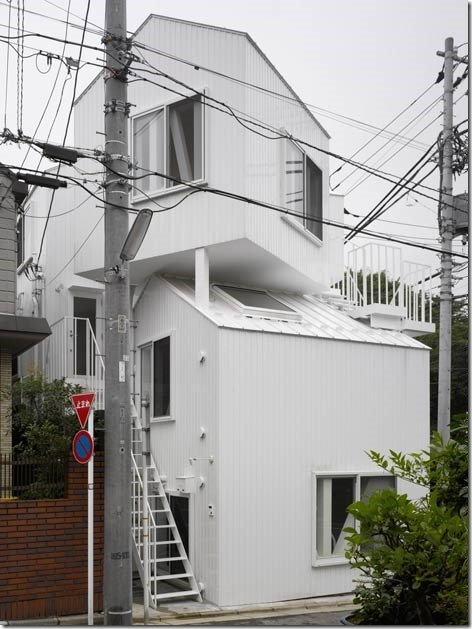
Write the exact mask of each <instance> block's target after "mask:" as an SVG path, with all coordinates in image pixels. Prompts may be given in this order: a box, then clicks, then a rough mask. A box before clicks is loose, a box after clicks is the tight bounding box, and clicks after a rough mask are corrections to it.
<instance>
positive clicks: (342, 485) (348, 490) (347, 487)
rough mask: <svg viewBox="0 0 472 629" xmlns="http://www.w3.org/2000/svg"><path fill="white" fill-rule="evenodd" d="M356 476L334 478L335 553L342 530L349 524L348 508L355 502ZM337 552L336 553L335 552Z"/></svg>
mask: <svg viewBox="0 0 472 629" xmlns="http://www.w3.org/2000/svg"><path fill="white" fill-rule="evenodd" d="M354 483H355V479H354V478H333V500H332V503H331V536H332V544H333V546H332V550H333V553H335V551H336V549H337V547H338V546H339V545H338V542H339V540H340V538H341V537H342V530H343V528H344V527H346V526H349V522H348V513H347V511H346V509H347V508H348V506H349V505H350V504H352V503H353V502H354V496H355V494H354ZM335 554H336V553H335Z"/></svg>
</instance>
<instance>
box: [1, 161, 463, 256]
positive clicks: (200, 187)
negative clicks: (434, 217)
mask: <svg viewBox="0 0 472 629" xmlns="http://www.w3.org/2000/svg"><path fill="white" fill-rule="evenodd" d="M5 167H6V168H10V169H12V170H16V169H18V168H19V167H18V166H14V165H5ZM107 168H108V169H109V170H111V172H114V171H113V170H112V169H110V167H109V166H107ZM24 170H26V171H31V172H36V171H32V170H31V169H28V168H26V169H24ZM152 175H155V176H157V177H162V178H164V179H167V180H169V181H172V182H174V183H176V184H180V185H182V186H185V187H187V188H190V189H192V190H194V191H195V192H197V191H201V192H207V193H209V194H213V195H216V196H221V197H226V198H231V199H234V200H235V201H240V202H244V203H248V204H250V205H255V206H258V207H262V208H265V209H269V210H273V211H276V212H278V213H281V214H287V215H288V216H294V217H295V218H304V219H306V220H307V221H309V222H315V223H322V224H324V225H329V226H332V227H334V228H339V229H348V230H352V228H353V227H352V226H350V225H345V224H344V223H339V222H336V221H330V220H326V219H319V218H315V217H311V216H305V215H303V214H300V213H298V212H293V211H291V210H288V209H287V208H284V207H282V206H278V205H275V204H271V203H266V202H264V201H259V200H256V199H252V198H250V197H246V196H244V195H240V194H237V193H234V192H229V191H226V190H221V189H218V188H211V187H209V186H203V185H198V184H195V183H192V182H187V181H184V180H182V179H178V178H176V177H172V176H170V175H165V174H164V173H160V172H157V171H149V172H148V173H147V174H146V175H141V176H139V177H133V176H131V175H128V176H127V179H130V180H131V181H134V180H140V179H143V178H145V177H147V176H152ZM61 177H62V178H64V179H68V180H71V181H73V182H74V183H75V184H76V185H78V186H79V187H81V188H82V189H83V190H85V191H86V192H87V193H88V194H89V195H90V196H91V197H93V198H95V199H97V200H98V201H100V202H101V203H103V199H101V198H100V197H98V196H97V195H96V194H94V193H93V192H92V191H91V190H89V189H88V188H87V187H86V185H84V184H83V183H82V182H80V181H78V180H77V178H74V177H71V176H68V175H61ZM89 183H97V182H89ZM151 200H152V199H151ZM110 205H111V206H112V207H116V208H119V209H126V210H128V211H129V212H133V213H137V212H138V210H137V209H136V208H133V207H127V206H124V205H119V204H117V203H110ZM176 205H178V204H174V205H172V206H169V207H165V208H161V207H160V209H158V210H152V211H153V212H154V213H156V214H157V213H160V212H166V211H169V210H172V209H174V207H176ZM363 233H364V234H367V235H369V236H372V237H376V238H379V239H381V240H389V241H392V242H397V243H399V244H404V245H408V246H411V247H415V248H418V249H424V250H427V251H432V252H434V253H441V250H440V249H436V248H435V247H430V246H428V245H419V244H416V243H410V242H406V241H403V240H400V239H397V238H392V237H391V236H389V235H388V234H384V233H380V232H372V231H366V230H363ZM456 255H457V256H458V257H461V258H465V259H468V256H466V255H464V254H456Z"/></svg>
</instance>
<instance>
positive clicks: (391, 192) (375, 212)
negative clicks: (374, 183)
mask: <svg viewBox="0 0 472 629" xmlns="http://www.w3.org/2000/svg"><path fill="white" fill-rule="evenodd" d="M435 146H436V143H434V144H432V145H431V146H430V147H429V149H428V150H427V151H426V153H425V154H424V155H423V156H422V157H420V159H419V160H417V161H416V162H415V164H413V166H411V168H410V169H409V170H408V171H407V172H406V173H405V174H404V175H403V177H402V178H401V180H400V181H402V180H405V181H406V183H408V182H409V181H411V179H412V178H413V177H414V176H415V175H416V174H418V172H419V171H420V170H421V169H422V168H424V166H425V165H426V163H427V161H429V159H430V153H431V151H432V150H433V149H434V148H435ZM417 166H419V168H418V169H417V170H416V171H415V172H413V174H412V171H414V170H415V168H416V167H417ZM435 168H436V166H435ZM428 176H429V175H428ZM407 177H409V179H407ZM402 188H406V185H405V184H401V183H400V182H398V184H395V185H394V186H393V187H392V188H391V189H390V190H389V191H388V192H387V194H386V195H384V196H383V197H382V199H381V200H380V201H379V202H378V203H377V204H376V205H375V206H374V207H373V208H372V210H370V212H368V213H367V215H366V216H364V218H363V219H362V220H361V221H360V222H359V223H358V224H357V226H356V228H355V229H354V230H353V231H352V232H351V233H349V234H348V235H347V236H346V241H348V240H351V238H353V237H354V236H355V235H356V233H357V231H358V230H359V229H360V228H363V227H366V226H367V225H368V224H369V223H370V222H372V221H373V220H375V218H376V217H378V216H379V215H380V213H381V212H382V209H383V207H384V206H382V204H385V203H387V202H389V201H390V200H391V198H393V196H395V195H396V194H398V192H399V190H400V189H402ZM408 190H410V189H408ZM389 197H391V198H390V199H389Z"/></svg>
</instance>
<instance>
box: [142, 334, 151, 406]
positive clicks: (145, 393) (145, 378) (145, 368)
mask: <svg viewBox="0 0 472 629" xmlns="http://www.w3.org/2000/svg"><path fill="white" fill-rule="evenodd" d="M140 380H141V382H140V385H141V386H140V393H141V402H142V401H143V400H147V401H148V402H149V404H150V403H151V397H152V345H146V346H145V347H142V348H141V365H140Z"/></svg>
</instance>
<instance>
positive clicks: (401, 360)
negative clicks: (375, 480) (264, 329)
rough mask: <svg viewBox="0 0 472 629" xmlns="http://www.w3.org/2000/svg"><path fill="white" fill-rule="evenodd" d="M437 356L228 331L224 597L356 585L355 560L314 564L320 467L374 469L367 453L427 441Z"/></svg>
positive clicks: (283, 595)
mask: <svg viewBox="0 0 472 629" xmlns="http://www.w3.org/2000/svg"><path fill="white" fill-rule="evenodd" d="M428 359H429V352H428V351H427V350H413V349H404V348H397V347H393V348H392V347H387V346H381V345H366V344H362V343H349V342H343V341H333V340H322V339H310V340H308V339H303V338H299V337H294V336H287V335H285V336H284V335H277V334H267V333H265V334H264V333H250V332H244V331H230V330H220V362H221V365H224V366H225V368H224V370H223V369H222V370H221V373H220V398H219V399H220V406H219V417H220V432H219V435H220V457H221V469H220V485H219V489H220V493H219V503H218V507H217V508H218V511H219V514H220V515H219V526H220V554H221V564H220V565H221V573H220V583H221V589H220V599H219V603H220V604H222V605H232V604H242V603H261V602H267V601H277V600H284V599H292V598H302V597H309V596H321V595H327V594H335V593H339V592H346V591H350V590H351V589H352V587H351V579H352V576H353V575H352V574H351V572H350V569H349V567H348V566H344V565H341V566H339V565H332V566H328V567H317V568H313V567H312V546H311V545H312V504H311V489H312V488H311V482H312V481H311V474H312V471H319V472H320V471H338V472H366V471H369V470H371V471H372V470H375V466H373V464H372V463H371V462H370V460H369V459H368V457H367V455H366V454H365V451H368V450H370V449H373V450H379V451H381V452H385V453H387V452H388V450H389V449H390V448H392V449H395V450H400V451H403V452H411V451H418V450H419V449H422V448H424V447H426V445H427V442H428V435H429V406H428V404H429V403H428V399H429V389H428ZM399 489H400V490H402V489H403V488H402V486H399Z"/></svg>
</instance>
